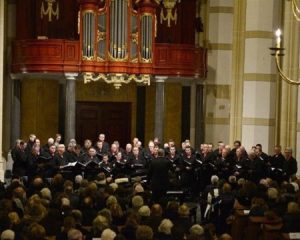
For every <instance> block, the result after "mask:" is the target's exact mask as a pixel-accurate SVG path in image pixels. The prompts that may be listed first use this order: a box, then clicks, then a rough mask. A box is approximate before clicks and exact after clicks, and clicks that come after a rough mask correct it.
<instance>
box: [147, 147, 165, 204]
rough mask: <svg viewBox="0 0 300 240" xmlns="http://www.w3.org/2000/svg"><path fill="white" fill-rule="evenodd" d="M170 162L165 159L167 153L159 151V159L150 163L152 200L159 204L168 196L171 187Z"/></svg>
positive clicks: (149, 176) (149, 173) (149, 174)
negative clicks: (169, 176)
mask: <svg viewBox="0 0 300 240" xmlns="http://www.w3.org/2000/svg"><path fill="white" fill-rule="evenodd" d="M169 169H170V162H169V161H168V160H167V159H166V158H165V151H164V150H163V149H159V150H158V157H157V158H153V160H152V161H151V163H150V167H149V172H148V180H149V181H150V187H151V190H152V200H153V202H155V203H157V202H159V201H160V199H161V198H162V197H163V196H164V195H165V194H166V192H167V190H168V186H169V178H168V171H169Z"/></svg>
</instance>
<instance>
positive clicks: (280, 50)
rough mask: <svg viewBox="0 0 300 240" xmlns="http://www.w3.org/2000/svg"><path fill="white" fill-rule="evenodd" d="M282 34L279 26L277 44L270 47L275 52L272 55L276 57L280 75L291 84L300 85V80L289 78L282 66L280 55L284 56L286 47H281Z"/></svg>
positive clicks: (276, 33)
mask: <svg viewBox="0 0 300 240" xmlns="http://www.w3.org/2000/svg"><path fill="white" fill-rule="evenodd" d="M281 34H282V33H281V30H280V29H279V28H278V29H277V30H276V32H275V36H276V46H275V47H271V48H270V50H272V51H273V53H272V54H271V55H272V56H274V57H275V63H276V68H277V70H278V73H279V75H280V77H281V78H282V79H283V80H284V81H286V82H287V83H289V84H293V85H300V81H297V80H293V79H291V78H289V77H288V76H287V75H286V74H284V72H283V70H282V68H281V66H280V57H282V56H284V53H283V51H284V48H282V47H281Z"/></svg>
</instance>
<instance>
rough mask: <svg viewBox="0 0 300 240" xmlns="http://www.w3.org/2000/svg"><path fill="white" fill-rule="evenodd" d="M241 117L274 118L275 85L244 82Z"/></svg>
mask: <svg viewBox="0 0 300 240" xmlns="http://www.w3.org/2000/svg"><path fill="white" fill-rule="evenodd" d="M243 109H244V111H243V117H245V118H275V83H270V82H253V81H244V96H243Z"/></svg>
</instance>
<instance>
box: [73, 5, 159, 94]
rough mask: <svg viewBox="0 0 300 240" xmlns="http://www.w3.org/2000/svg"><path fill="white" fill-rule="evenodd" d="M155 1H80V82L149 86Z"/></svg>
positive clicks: (151, 67) (117, 86) (151, 70)
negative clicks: (82, 80)
mask: <svg viewBox="0 0 300 240" xmlns="http://www.w3.org/2000/svg"><path fill="white" fill-rule="evenodd" d="M156 1H157V0H147V1H145V0H140V1H137V2H136V5H135V6H133V3H132V1H131V0H103V1H102V2H101V3H100V4H99V1H96V0H80V4H81V5H80V15H79V16H80V20H79V23H80V45H81V51H82V56H81V57H82V63H81V69H82V75H83V79H84V83H89V82H93V81H100V80H101V81H104V82H106V83H108V84H112V85H113V86H114V87H115V88H116V89H119V88H120V87H121V86H122V85H123V84H128V83H130V82H136V83H143V84H145V85H150V79H151V76H152V73H153V62H154V61H153V55H154V47H155V45H154V42H155V39H154V36H155V10H156V7H157V3H156Z"/></svg>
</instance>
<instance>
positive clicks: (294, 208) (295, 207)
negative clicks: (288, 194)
mask: <svg viewBox="0 0 300 240" xmlns="http://www.w3.org/2000/svg"><path fill="white" fill-rule="evenodd" d="M287 213H298V214H300V208H299V204H298V203H296V202H289V203H288V207H287Z"/></svg>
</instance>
